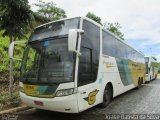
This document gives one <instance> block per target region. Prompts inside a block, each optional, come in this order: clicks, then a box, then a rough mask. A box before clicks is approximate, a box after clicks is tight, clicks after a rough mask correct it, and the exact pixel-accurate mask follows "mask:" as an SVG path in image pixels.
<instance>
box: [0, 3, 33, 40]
mask: <svg viewBox="0 0 160 120" xmlns="http://www.w3.org/2000/svg"><path fill="white" fill-rule="evenodd" d="M0 16H1V19H0V30H3V37H4V36H9V38H10V42H12V41H15V40H16V38H19V39H21V38H23V37H25V32H26V27H27V26H28V25H29V23H30V21H31V19H32V11H31V10H30V6H29V5H28V0H0Z"/></svg>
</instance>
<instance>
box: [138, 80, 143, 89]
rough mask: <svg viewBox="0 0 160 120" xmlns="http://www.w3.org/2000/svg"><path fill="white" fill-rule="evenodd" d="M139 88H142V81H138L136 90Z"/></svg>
mask: <svg viewBox="0 0 160 120" xmlns="http://www.w3.org/2000/svg"><path fill="white" fill-rule="evenodd" d="M141 86H142V81H141V80H140V79H139V80H138V86H137V88H138V89H139V88H140V87H141Z"/></svg>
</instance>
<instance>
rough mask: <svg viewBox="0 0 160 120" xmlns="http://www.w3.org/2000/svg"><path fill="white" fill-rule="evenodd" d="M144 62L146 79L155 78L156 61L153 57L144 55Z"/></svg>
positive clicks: (156, 72)
mask: <svg viewBox="0 0 160 120" xmlns="http://www.w3.org/2000/svg"><path fill="white" fill-rule="evenodd" d="M145 64H146V81H148V82H149V81H151V80H155V79H157V75H158V62H157V59H156V58H155V57H149V56H145Z"/></svg>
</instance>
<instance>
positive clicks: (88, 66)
mask: <svg viewBox="0 0 160 120" xmlns="http://www.w3.org/2000/svg"><path fill="white" fill-rule="evenodd" d="M81 53H82V55H81V57H80V61H79V74H78V86H82V85H85V84H89V83H91V82H93V78H92V50H91V49H89V48H86V47H81Z"/></svg>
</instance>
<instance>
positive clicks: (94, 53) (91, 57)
mask: <svg viewBox="0 0 160 120" xmlns="http://www.w3.org/2000/svg"><path fill="white" fill-rule="evenodd" d="M83 30H84V34H83V35H82V41H81V50H80V51H81V53H82V55H81V56H80V62H79V74H78V85H79V86H81V85H85V84H89V83H92V82H94V81H95V80H96V79H97V73H98V63H99V54H100V28H99V27H98V26H96V25H94V24H92V23H90V22H88V21H86V20H84V22H83Z"/></svg>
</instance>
